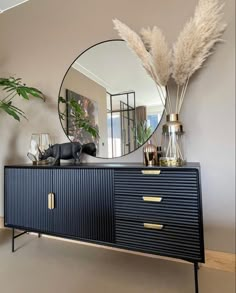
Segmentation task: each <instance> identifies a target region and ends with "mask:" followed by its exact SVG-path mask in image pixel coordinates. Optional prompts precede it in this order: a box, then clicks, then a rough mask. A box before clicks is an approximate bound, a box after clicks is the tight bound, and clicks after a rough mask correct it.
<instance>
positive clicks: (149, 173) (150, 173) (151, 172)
mask: <svg viewBox="0 0 236 293" xmlns="http://www.w3.org/2000/svg"><path fill="white" fill-rule="evenodd" d="M141 172H142V174H143V175H160V174H161V170H142V171H141Z"/></svg>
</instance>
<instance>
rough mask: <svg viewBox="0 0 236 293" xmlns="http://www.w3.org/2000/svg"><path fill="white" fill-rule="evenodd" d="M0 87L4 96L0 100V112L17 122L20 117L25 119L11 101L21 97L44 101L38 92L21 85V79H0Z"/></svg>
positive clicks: (22, 113) (41, 94)
mask: <svg viewBox="0 0 236 293" xmlns="http://www.w3.org/2000/svg"><path fill="white" fill-rule="evenodd" d="M1 87H2V91H3V92H5V93H6V96H5V97H4V98H2V99H1V100H0V110H3V111H4V112H6V113H7V114H8V115H10V116H12V117H13V118H14V119H16V120H17V121H20V118H21V117H22V118H25V119H27V118H26V116H25V113H24V112H23V111H22V110H21V109H19V108H17V107H16V106H14V105H13V99H14V98H15V97H16V96H19V97H22V98H23V99H25V100H29V98H30V96H33V97H36V98H40V99H42V100H44V101H45V97H44V95H43V93H42V92H41V91H40V90H38V89H36V88H33V87H28V86H26V84H24V83H22V79H21V78H14V77H10V78H0V88H1Z"/></svg>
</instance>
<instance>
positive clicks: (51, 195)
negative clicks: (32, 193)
mask: <svg viewBox="0 0 236 293" xmlns="http://www.w3.org/2000/svg"><path fill="white" fill-rule="evenodd" d="M54 208H55V195H54V193H52V192H50V193H49V194H48V209H49V210H53V209H54Z"/></svg>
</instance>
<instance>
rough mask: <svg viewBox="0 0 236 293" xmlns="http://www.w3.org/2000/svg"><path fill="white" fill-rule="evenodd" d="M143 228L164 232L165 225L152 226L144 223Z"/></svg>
mask: <svg viewBox="0 0 236 293" xmlns="http://www.w3.org/2000/svg"><path fill="white" fill-rule="evenodd" d="M143 226H144V228H147V229H155V230H162V229H163V228H164V225H160V224H151V223H143Z"/></svg>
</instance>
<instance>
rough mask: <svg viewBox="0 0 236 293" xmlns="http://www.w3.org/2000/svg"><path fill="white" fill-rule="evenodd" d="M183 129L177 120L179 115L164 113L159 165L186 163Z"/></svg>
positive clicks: (170, 165)
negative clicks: (164, 121)
mask: <svg viewBox="0 0 236 293" xmlns="http://www.w3.org/2000/svg"><path fill="white" fill-rule="evenodd" d="M183 140H184V131H183V125H182V123H181V122H180V121H179V115H178V114H175V113H172V114H168V115H166V123H165V124H164V125H163V127H162V157H161V158H160V165H161V166H169V167H178V166H183V165H184V164H185V163H186V159H185V156H184V147H183Z"/></svg>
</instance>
